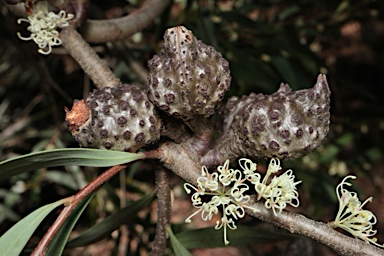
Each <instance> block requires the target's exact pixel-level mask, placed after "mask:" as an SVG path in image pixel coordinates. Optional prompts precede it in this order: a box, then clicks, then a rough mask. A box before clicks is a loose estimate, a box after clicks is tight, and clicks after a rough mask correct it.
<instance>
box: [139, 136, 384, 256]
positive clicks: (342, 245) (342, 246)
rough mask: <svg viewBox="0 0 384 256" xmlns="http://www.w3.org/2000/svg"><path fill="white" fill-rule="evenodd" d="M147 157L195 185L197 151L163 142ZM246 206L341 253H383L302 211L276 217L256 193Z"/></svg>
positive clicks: (285, 212) (267, 219) (263, 217)
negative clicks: (309, 217) (305, 214)
mask: <svg viewBox="0 0 384 256" xmlns="http://www.w3.org/2000/svg"><path fill="white" fill-rule="evenodd" d="M144 154H145V155H146V156H147V158H155V159H159V160H161V161H162V162H163V163H164V165H165V166H166V167H167V168H169V169H171V170H172V171H173V172H174V173H175V174H177V175H178V176H180V177H181V178H183V179H184V180H186V181H187V182H189V183H191V184H193V185H195V186H197V178H198V177H199V176H200V170H201V167H202V166H201V165H199V164H198V162H197V161H196V158H197V157H198V156H196V154H194V153H193V152H192V151H190V150H187V149H185V148H184V147H183V146H182V145H181V144H180V145H177V144H173V143H166V144H163V145H162V146H161V147H160V148H158V149H155V150H152V151H148V152H145V153H144ZM249 205H250V206H251V207H252V208H254V209H257V210H258V211H257V212H253V211H251V210H246V211H247V213H248V214H249V215H251V216H253V217H255V218H258V219H260V220H262V221H265V222H269V223H272V224H274V225H277V226H279V227H281V228H284V229H286V230H288V231H290V232H292V233H296V234H299V235H303V236H306V237H309V238H312V239H314V240H316V241H318V242H320V243H322V244H324V245H326V246H328V247H330V248H331V249H333V250H334V251H336V252H337V253H339V254H341V255H384V250H381V249H380V248H378V247H376V246H374V245H371V244H368V243H366V242H364V241H362V240H359V239H355V238H351V237H348V236H346V235H344V234H342V233H340V232H337V231H336V230H334V229H332V228H331V226H329V225H327V224H325V223H323V222H317V221H314V220H311V219H308V218H306V217H305V216H303V215H301V214H296V213H292V212H287V211H282V212H281V213H280V214H279V215H278V216H275V215H274V214H273V211H271V210H268V209H266V208H265V206H264V204H263V203H260V202H256V198H255V196H253V197H252V198H251V202H250V203H249Z"/></svg>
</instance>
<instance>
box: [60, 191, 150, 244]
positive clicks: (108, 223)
mask: <svg viewBox="0 0 384 256" xmlns="http://www.w3.org/2000/svg"><path fill="white" fill-rule="evenodd" d="M153 196H154V193H151V194H149V195H147V196H145V197H143V198H141V199H140V200H138V201H137V202H133V203H131V204H130V205H128V206H126V207H124V208H122V209H120V210H118V211H116V212H115V213H113V214H111V215H110V216H108V217H107V218H105V219H104V220H102V221H100V222H98V223H97V224H95V225H94V226H93V227H91V228H90V229H88V230H87V231H85V232H84V233H82V234H81V235H79V236H78V237H76V238H74V239H72V240H70V241H69V242H68V244H67V247H78V246H84V245H88V244H92V243H94V242H97V241H99V240H100V239H103V238H105V237H106V236H107V235H109V234H110V233H111V232H112V231H114V230H116V229H117V228H119V227H120V226H121V225H123V224H124V223H127V220H128V218H129V217H130V216H131V215H133V214H135V213H137V212H138V211H140V210H141V209H143V208H144V207H146V206H148V205H149V204H150V203H151V202H152V200H153Z"/></svg>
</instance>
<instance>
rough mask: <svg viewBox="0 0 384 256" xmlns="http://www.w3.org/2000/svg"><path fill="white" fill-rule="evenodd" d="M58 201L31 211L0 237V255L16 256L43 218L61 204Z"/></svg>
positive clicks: (61, 202)
mask: <svg viewBox="0 0 384 256" xmlns="http://www.w3.org/2000/svg"><path fill="white" fill-rule="evenodd" d="M63 203H64V200H60V201H57V202H54V203H51V204H48V205H45V206H42V207H40V208H39V209H37V210H35V211H33V212H32V213H30V214H29V215H28V216H26V217H25V218H23V219H22V220H20V221H19V222H17V223H16V224H15V225H14V226H13V227H12V228H10V229H9V230H8V231H7V232H5V233H4V234H3V235H2V236H1V237H0V248H1V255H7V256H13V255H14V256H18V255H20V253H21V251H22V250H23V248H24V246H25V245H26V244H27V242H28V240H29V239H30V237H31V236H32V234H33V232H35V230H36V228H37V227H38V226H39V225H40V223H41V222H42V221H43V220H44V218H45V217H46V216H47V215H48V214H49V213H50V212H51V211H52V210H53V209H55V208H56V207H58V206H59V205H61V204H63Z"/></svg>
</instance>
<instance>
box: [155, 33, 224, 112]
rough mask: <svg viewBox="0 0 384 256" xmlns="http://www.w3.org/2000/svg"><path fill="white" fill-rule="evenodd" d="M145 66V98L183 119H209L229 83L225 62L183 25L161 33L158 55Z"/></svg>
mask: <svg viewBox="0 0 384 256" xmlns="http://www.w3.org/2000/svg"><path fill="white" fill-rule="evenodd" d="M148 67H149V71H150V72H149V76H148V86H149V89H150V90H149V99H150V100H151V101H152V102H153V103H154V104H155V105H156V106H157V107H158V108H159V109H161V110H162V111H164V112H166V113H167V114H169V115H172V116H174V117H177V118H181V119H183V120H191V119H195V118H201V117H204V118H207V117H209V116H211V115H212V114H213V113H214V112H215V111H216V109H217V108H218V107H219V105H220V103H221V100H222V99H223V97H224V93H225V92H226V91H227V90H228V88H229V85H230V82H231V76H230V71H229V64H228V61H227V60H225V59H224V58H223V57H222V56H221V54H220V53H219V52H217V51H216V50H215V49H214V48H213V47H212V46H208V45H206V44H204V43H203V42H201V41H200V40H198V39H196V38H195V36H194V35H193V34H192V32H191V31H190V30H187V29H186V28H185V27H183V26H179V27H174V28H170V29H168V30H167V31H166V32H165V35H164V45H163V48H162V50H161V53H160V55H155V56H154V57H153V58H152V59H151V60H150V61H149V62H148Z"/></svg>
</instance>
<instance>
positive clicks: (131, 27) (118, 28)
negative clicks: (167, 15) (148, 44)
mask: <svg viewBox="0 0 384 256" xmlns="http://www.w3.org/2000/svg"><path fill="white" fill-rule="evenodd" d="M169 2H170V1H169V0H148V1H147V2H145V3H144V5H143V6H142V7H141V8H140V9H138V10H136V11H135V12H133V13H131V14H129V15H127V16H125V17H121V18H116V19H109V20H87V21H86V23H85V24H84V26H83V28H82V35H83V36H84V38H85V40H87V41H88V42H90V43H105V42H110V41H115V40H121V39H126V38H127V37H128V36H130V35H133V34H134V33H136V32H138V31H141V30H142V29H143V28H145V27H146V26H148V25H149V24H150V23H151V22H153V20H154V19H156V18H157V17H158V16H159V15H160V14H161V12H162V11H163V10H164V9H165V8H166V7H167V6H168V4H169Z"/></svg>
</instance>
